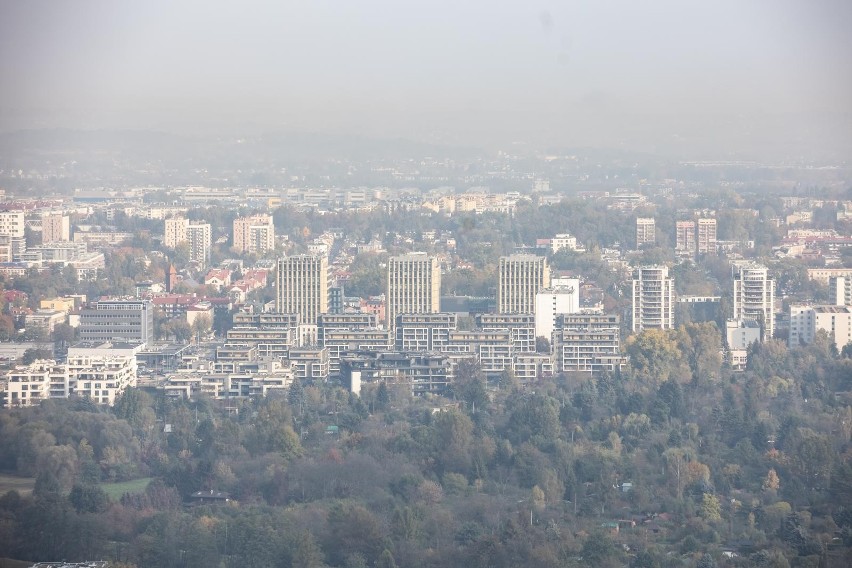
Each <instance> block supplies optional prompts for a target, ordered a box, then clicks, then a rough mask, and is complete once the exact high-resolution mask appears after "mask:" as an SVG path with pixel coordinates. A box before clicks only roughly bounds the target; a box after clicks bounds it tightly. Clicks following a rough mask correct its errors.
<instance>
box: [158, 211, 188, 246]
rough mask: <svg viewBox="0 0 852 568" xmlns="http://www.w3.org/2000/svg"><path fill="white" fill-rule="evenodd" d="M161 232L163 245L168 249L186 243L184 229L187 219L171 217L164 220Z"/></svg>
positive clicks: (186, 225)
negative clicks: (163, 228) (163, 227)
mask: <svg viewBox="0 0 852 568" xmlns="http://www.w3.org/2000/svg"><path fill="white" fill-rule="evenodd" d="M165 226H166V227H165V230H164V231H163V245H164V246H166V247H168V248H172V249H173V248H176V247H177V246H178V245H179V244H180V243H182V242H184V241H186V228H187V227H188V226H189V219H187V218H185V217H172V218H171V219H166V221H165Z"/></svg>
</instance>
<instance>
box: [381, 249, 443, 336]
mask: <svg viewBox="0 0 852 568" xmlns="http://www.w3.org/2000/svg"><path fill="white" fill-rule="evenodd" d="M387 286H388V288H387V298H386V305H385V315H386V320H387V325H388V327H391V326H393V325H395V323H396V317H397V316H398V315H399V314H434V313H437V312H438V311H439V310H440V309H441V269H440V267H439V266H438V259H437V258H435V257H430V256H428V255H427V254H426V253H411V254H406V255H402V256H394V257H391V258H389V259H388V278H387Z"/></svg>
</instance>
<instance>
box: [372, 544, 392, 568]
mask: <svg viewBox="0 0 852 568" xmlns="http://www.w3.org/2000/svg"><path fill="white" fill-rule="evenodd" d="M376 568H397V565H396V560H394V558H393V554H391V551H390V550H388V549H387V548H386V549H384V550H383V551H382V555H381V556H379V561H378V562H376Z"/></svg>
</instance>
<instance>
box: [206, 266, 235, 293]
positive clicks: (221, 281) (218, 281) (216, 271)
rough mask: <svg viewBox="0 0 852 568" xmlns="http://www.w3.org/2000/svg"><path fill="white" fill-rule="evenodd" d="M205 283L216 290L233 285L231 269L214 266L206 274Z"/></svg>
mask: <svg viewBox="0 0 852 568" xmlns="http://www.w3.org/2000/svg"><path fill="white" fill-rule="evenodd" d="M204 284H205V285H207V286H210V287H213V288H216V290H221V289H222V288H224V287H225V286H230V285H231V271H230V270H228V269H227V268H212V269H210V270H208V271H207V274H206V275H205V276H204Z"/></svg>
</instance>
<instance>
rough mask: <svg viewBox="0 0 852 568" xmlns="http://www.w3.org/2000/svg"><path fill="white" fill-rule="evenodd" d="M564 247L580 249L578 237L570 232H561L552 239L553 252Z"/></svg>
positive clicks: (551, 247) (551, 248)
mask: <svg viewBox="0 0 852 568" xmlns="http://www.w3.org/2000/svg"><path fill="white" fill-rule="evenodd" d="M562 249H567V250H579V247H577V237H575V236H572V235H569V234H568V233H560V234H558V235H556V236H555V237H553V238H552V239H550V250H551V251H552V252H559V251H561V250H562Z"/></svg>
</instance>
